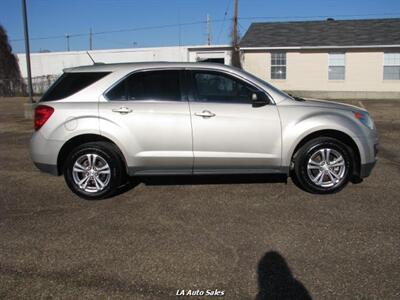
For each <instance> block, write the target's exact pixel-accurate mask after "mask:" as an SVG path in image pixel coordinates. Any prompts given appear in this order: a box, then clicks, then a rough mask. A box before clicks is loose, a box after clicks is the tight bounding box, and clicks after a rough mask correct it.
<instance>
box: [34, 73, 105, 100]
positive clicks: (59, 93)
mask: <svg viewBox="0 0 400 300" xmlns="http://www.w3.org/2000/svg"><path fill="white" fill-rule="evenodd" d="M108 74H110V73H109V72H81V73H64V74H63V75H61V76H60V78H58V79H57V81H56V82H55V83H54V84H53V85H52V86H51V87H50V88H49V89H48V90H47V92H46V93H45V94H44V95H43V97H42V98H41V99H40V102H46V101H54V100H59V99H63V98H66V97H69V96H71V95H73V94H75V93H77V92H79V91H81V90H83V89H84V88H86V87H88V86H89V85H91V84H93V83H95V82H96V81H98V80H100V79H101V78H103V77H104V76H106V75H108Z"/></svg>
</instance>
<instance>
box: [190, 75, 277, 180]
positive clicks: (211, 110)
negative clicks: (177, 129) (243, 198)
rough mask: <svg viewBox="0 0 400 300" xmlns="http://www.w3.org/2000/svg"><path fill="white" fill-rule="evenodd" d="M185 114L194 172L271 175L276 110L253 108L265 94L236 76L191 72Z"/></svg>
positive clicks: (274, 162)
mask: <svg viewBox="0 0 400 300" xmlns="http://www.w3.org/2000/svg"><path fill="white" fill-rule="evenodd" d="M187 76H188V78H189V82H191V84H190V86H191V88H190V91H191V93H190V98H191V99H190V100H191V101H190V110H191V118H192V128H193V153H194V172H195V173H263V172H266V173H270V172H279V168H280V166H281V125H280V119H279V114H278V110H277V108H276V106H275V105H274V104H273V103H272V102H271V103H269V104H266V105H262V106H258V105H253V102H252V97H254V95H257V94H259V95H264V96H265V97H269V96H268V95H267V94H266V93H265V92H264V91H262V90H260V89H259V88H258V87H256V86H254V85H252V84H251V83H249V82H247V81H245V80H244V79H242V78H239V77H238V76H235V75H232V74H228V73H226V72H223V71H215V70H191V71H188V73H187Z"/></svg>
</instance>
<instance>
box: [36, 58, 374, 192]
mask: <svg viewBox="0 0 400 300" xmlns="http://www.w3.org/2000/svg"><path fill="white" fill-rule="evenodd" d="M35 129H36V131H35V133H34V134H33V136H32V140H31V156H32V159H33V161H34V163H35V165H36V166H37V167H38V168H39V169H40V170H42V171H45V172H49V173H51V174H54V175H61V174H63V175H64V177H65V180H66V182H67V184H68V186H69V188H70V189H71V190H72V191H73V192H74V193H76V194H78V195H79V196H81V197H83V198H86V199H100V198H105V197H109V196H111V195H113V194H114V193H115V192H116V191H117V190H118V188H119V187H121V186H123V185H124V183H125V182H126V180H127V178H129V177H128V176H145V175H183V174H187V175H198V174H255V173H257V174H267V173H269V174H271V173H275V174H286V175H287V176H291V177H292V178H293V180H294V182H295V183H297V185H299V186H300V187H302V188H303V189H304V190H306V191H308V192H312V193H322V194H326V193H333V192H337V191H339V190H341V189H342V188H343V187H344V186H345V185H346V184H347V183H348V181H353V182H356V181H360V179H361V178H363V177H366V176H368V175H369V174H370V172H371V170H372V168H373V166H374V164H375V161H376V154H377V143H378V140H377V133H376V129H375V126H374V123H373V121H372V120H371V118H370V116H369V114H368V112H367V111H366V110H365V109H362V108H359V107H354V106H349V105H344V104H339V103H333V102H327V101H314V100H313V101H311V100H304V99H299V98H295V97H291V96H289V95H287V94H285V93H283V92H282V91H280V90H278V89H276V88H274V87H273V86H271V85H270V84H268V83H267V82H265V81H263V80H261V79H259V78H256V77H254V76H253V75H251V74H249V73H246V72H244V71H242V70H238V69H235V68H232V67H228V66H224V65H219V64H212V63H156V62H153V63H130V64H95V65H92V66H83V67H77V68H71V69H66V70H65V71H64V74H63V75H62V76H61V77H60V78H59V79H58V80H57V81H56V82H55V83H54V84H53V86H52V87H51V88H50V89H49V90H48V91H47V92H46V94H45V95H44V96H43V97H42V99H41V101H40V103H39V104H38V105H37V107H36V109H35Z"/></svg>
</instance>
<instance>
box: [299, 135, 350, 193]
mask: <svg viewBox="0 0 400 300" xmlns="http://www.w3.org/2000/svg"><path fill="white" fill-rule="evenodd" d="M353 161H354V160H353V151H352V149H351V148H350V147H348V146H347V145H345V144H344V143H342V142H340V141H339V140H337V139H334V138H329V137H320V138H316V139H313V140H311V141H309V142H307V143H306V144H304V145H303V146H302V147H301V148H300V149H299V150H298V151H297V152H296V154H295V155H294V157H293V160H292V163H293V164H294V166H293V173H294V174H293V176H294V178H293V179H294V181H295V183H296V184H298V185H299V186H300V187H301V188H303V189H304V190H306V191H308V192H311V193H319V194H330V193H336V192H338V191H340V190H341V189H343V188H344V187H345V186H346V184H347V183H348V182H349V179H350V175H351V174H352V171H353Z"/></svg>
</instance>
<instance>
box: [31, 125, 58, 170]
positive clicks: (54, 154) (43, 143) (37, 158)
mask: <svg viewBox="0 0 400 300" xmlns="http://www.w3.org/2000/svg"><path fill="white" fill-rule="evenodd" d="M61 147H62V142H61V141H56V140H48V139H46V138H45V137H44V136H43V135H42V134H41V133H40V131H37V132H35V133H34V134H33V135H32V138H31V143H30V155H31V158H32V160H33V162H34V164H35V166H36V167H37V168H38V169H39V170H40V171H43V172H46V173H50V174H53V175H59V173H58V170H57V158H58V153H59V152H60V149H61Z"/></svg>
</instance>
